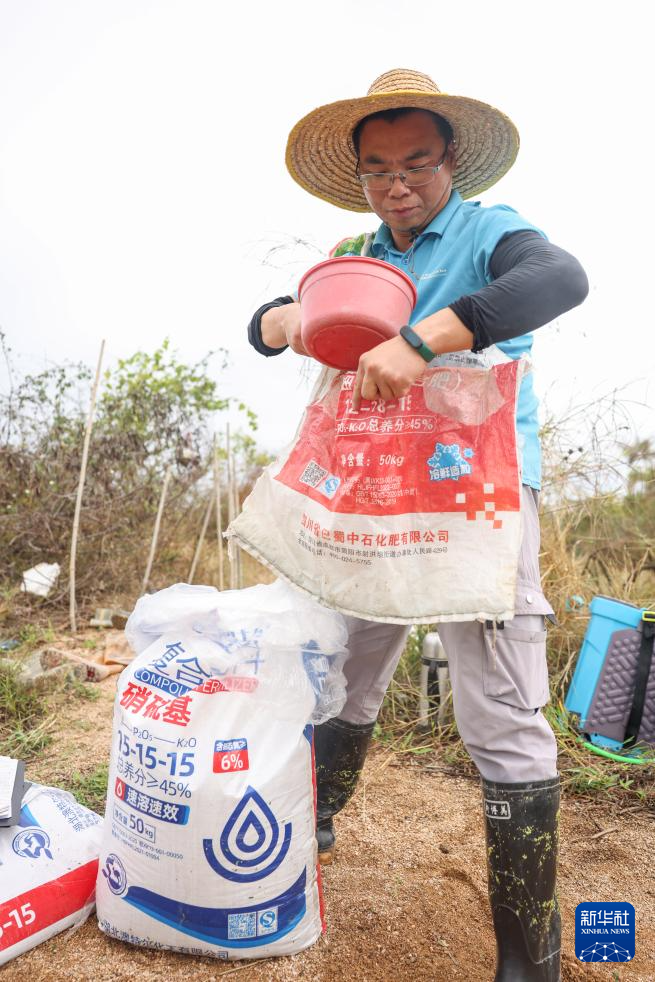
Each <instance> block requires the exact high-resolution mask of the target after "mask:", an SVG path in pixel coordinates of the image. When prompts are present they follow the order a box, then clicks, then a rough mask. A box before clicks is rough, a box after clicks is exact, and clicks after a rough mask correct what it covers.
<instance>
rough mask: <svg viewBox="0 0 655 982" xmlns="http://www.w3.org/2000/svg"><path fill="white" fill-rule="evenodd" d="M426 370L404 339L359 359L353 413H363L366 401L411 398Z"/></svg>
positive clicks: (417, 355)
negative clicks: (418, 380) (362, 409)
mask: <svg viewBox="0 0 655 982" xmlns="http://www.w3.org/2000/svg"><path fill="white" fill-rule="evenodd" d="M426 367H427V366H426V362H425V361H424V360H423V358H422V357H421V356H420V355H419V354H418V352H416V351H414V350H413V349H412V348H411V347H410V346H409V345H408V344H407V342H406V341H405V339H404V338H401V337H397V338H391V340H390V341H383V342H382V344H378V345H377V346H376V347H375V348H371V350H370V351H366V352H365V353H364V354H363V355H362V356H361V358H360V359H359V365H358V367H357V375H356V376H355V383H354V386H353V396H352V407H353V410H354V411H355V412H358V411H359V407H360V404H361V400H362V399H384V400H387V399H399V398H400V397H401V396H405V395H407V393H408V392H409V390H410V389H411V387H412V386H413V384H414V382H416V380H417V379H419V378H420V377H421V375H422V374H423V372H424V371H425V369H426Z"/></svg>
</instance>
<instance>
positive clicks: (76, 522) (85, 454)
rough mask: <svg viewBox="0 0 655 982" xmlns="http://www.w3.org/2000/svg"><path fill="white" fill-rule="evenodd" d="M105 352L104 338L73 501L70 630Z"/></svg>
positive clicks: (73, 628)
mask: <svg viewBox="0 0 655 982" xmlns="http://www.w3.org/2000/svg"><path fill="white" fill-rule="evenodd" d="M104 353H105V342H104V339H103V340H102V343H101V344H100V354H99V355H98V365H97V368H96V377H95V381H94V383H93V389H92V390H91V405H90V406H89V415H88V416H87V420H86V429H85V431H84V445H83V447H82V465H81V467H80V479H79V481H78V484H77V499H76V501H75V515H74V517H73V534H72V536H71V554H70V567H69V577H68V580H69V584H68V588H69V595H70V600H69V613H70V625H71V631H73V632H75V631H77V613H76V604H75V561H76V558H77V537H78V533H79V530H80V514H81V512H82V494H83V493H84V481H85V480H86V466H87V462H88V459H89V444H90V442H91V430H92V429H93V413H94V412H95V408H96V396H97V394H98V385H99V384H100V370H101V368H102V358H103V355H104Z"/></svg>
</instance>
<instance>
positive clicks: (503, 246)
mask: <svg viewBox="0 0 655 982" xmlns="http://www.w3.org/2000/svg"><path fill="white" fill-rule="evenodd" d="M489 268H490V271H491V275H492V276H493V277H494V279H493V282H491V283H489V284H488V285H487V286H485V287H483V288H482V289H481V290H477V291H476V292H475V293H471V294H469V295H468V296H465V297H460V299H459V300H456V301H455V302H454V303H451V304H450V305H449V306H450V309H451V310H452V311H454V313H455V314H457V316H458V317H459V319H460V320H461V321H462V322H463V323H464V324H465V325H466V327H468V329H469V330H470V331H471V332H472V333H473V338H474V341H473V351H481V350H482V349H483V348H488V347H489V345H492V344H497V343H498V342H502V341H509V339H510V338H516V337H519V335H521V334H527V333H528V332H529V331H534V330H535V329H536V328H538V327H541V326H542V325H543V324H547V323H548V322H549V321H552V320H553V319H554V318H555V317H558V316H559V315H560V314H563V313H564V312H565V311H567V310H570V309H571V308H572V307H577V305H578V304H581V303H582V301H583V300H584V299H585V297H586V296H587V293H588V292H589V283H588V280H587V275H586V273H585V271H584V269H583V268H582V266H581V265H580V263H579V262H578V260H577V259H576V258H575V257H574V256H572V255H571V254H570V253H568V252H565V251H564V249H560V248H559V246H556V245H553V244H552V243H550V242H547V241H546V240H545V239H543V238H542V237H541V236H540V235H539V233H538V232H530V231H525V232H513V233H511V234H510V235H507V236H505V238H504V239H501V240H500V242H499V243H498V245H497V246H496V248H495V249H494V252H493V255H492V257H491V261H490V266H489Z"/></svg>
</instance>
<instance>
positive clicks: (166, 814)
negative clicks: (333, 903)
mask: <svg viewBox="0 0 655 982" xmlns="http://www.w3.org/2000/svg"><path fill="white" fill-rule="evenodd" d="M162 630H163V631H164V633H161V636H159V637H157V639H156V640H154V641H153V640H152V639H153V637H156V636H157V635H158V634H159V633H160V632H161V631H162ZM127 634H128V637H129V638H130V641H131V643H132V644H133V645H134V646H135V648H136V649H137V650H140V652H141V653H140V654H139V655H138V656H137V657H136V658H135V660H134V661H133V662H132V663H131V665H130V666H129V667H128V668H127V669H126V670H125V672H123V674H122V675H121V677H120V680H119V688H118V692H117V698H116V707H115V714H114V743H113V747H112V755H111V768H110V776H109V792H108V800H107V812H106V817H105V826H104V842H103V848H102V852H101V858H100V867H99V872H98V884H97V910H98V920H99V923H100V927H101V929H102V930H103V931H105V932H106V933H107V934H110V935H112V936H113V937H116V938H119V939H122V940H124V941H129V942H132V943H134V944H140V945H145V946H148V947H152V948H168V949H173V950H176V951H183V952H188V953H193V954H199V955H200V954H202V955H214V956H216V957H219V958H244V957H268V956H270V955H283V954H292V953H293V952H297V951H299V950H301V949H302V948H306V947H307V946H308V945H310V944H312V943H313V942H314V941H315V940H316V939H317V937H318V936H319V934H320V932H321V929H322V904H321V891H320V879H319V871H318V868H317V851H316V842H315V837H314V821H315V803H314V797H315V792H314V785H313V761H312V727H311V725H310V721H317V720H321V719H324V718H326V712H327V713H328V715H335V714H336V713H338V712H339V710H340V709H341V706H342V705H343V701H344V698H345V689H344V680H343V676H342V674H341V664H342V661H343V658H344V656H345V650H344V645H345V641H346V631H345V625H344V623H343V619H342V618H341V616H340V615H338V614H336V613H334V612H332V611H327V610H325V609H324V608H321V607H319V606H318V605H316V604H315V603H314V602H312V601H308V600H307V599H306V598H304V597H302V596H301V595H299V594H298V593H297V591H293V590H291V589H290V588H288V587H287V586H286V585H285V584H283V583H276V584H273V585H271V586H259V587H253V588H251V589H248V590H242V591H233V592H229V593H223V594H219V593H218V591H216V590H213V589H212V588H208V587H188V586H184V585H178V586H176V587H171V588H169V590H164V591H162V592H161V593H160V594H155V595H154V596H152V597H145V598H142V600H141V601H139V604H138V605H137V608H136V610H135V612H134V614H133V615H132V617H131V618H130V621H129V623H128V628H127ZM148 641H150V642H152V643H150V644H149V645H148V646H147V647H146V648H145V649H144V648H143V646H144V644H147V643H148ZM326 707H327V709H326Z"/></svg>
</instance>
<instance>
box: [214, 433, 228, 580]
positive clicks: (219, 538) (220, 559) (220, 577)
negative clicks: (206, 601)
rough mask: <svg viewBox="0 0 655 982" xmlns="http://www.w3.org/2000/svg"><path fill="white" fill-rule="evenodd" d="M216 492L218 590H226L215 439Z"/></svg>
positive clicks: (219, 478) (219, 485) (216, 444)
mask: <svg viewBox="0 0 655 982" xmlns="http://www.w3.org/2000/svg"><path fill="white" fill-rule="evenodd" d="M214 492H215V495H216V539H217V541H218V589H219V590H224V589H225V577H224V570H223V517H222V514H221V472H220V469H219V465H218V443H217V441H216V437H214Z"/></svg>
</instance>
